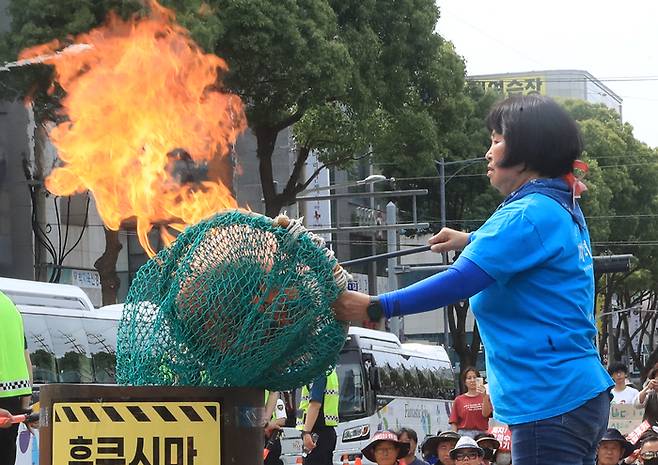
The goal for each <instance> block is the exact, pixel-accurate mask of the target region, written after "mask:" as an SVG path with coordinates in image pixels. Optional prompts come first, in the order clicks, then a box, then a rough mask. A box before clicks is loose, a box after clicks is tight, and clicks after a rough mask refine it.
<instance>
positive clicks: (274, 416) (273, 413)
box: [263, 389, 276, 421]
mask: <svg viewBox="0 0 658 465" xmlns="http://www.w3.org/2000/svg"><path fill="white" fill-rule="evenodd" d="M269 398H270V391H268V390H267V389H265V403H264V404H263V405H265V406H267V399H269ZM275 420H276V405H275V406H274V410H273V411H272V421H275Z"/></svg>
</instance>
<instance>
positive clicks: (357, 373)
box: [336, 350, 366, 419]
mask: <svg viewBox="0 0 658 465" xmlns="http://www.w3.org/2000/svg"><path fill="white" fill-rule="evenodd" d="M336 373H337V374H338V379H339V382H340V401H339V407H338V411H339V412H340V416H341V419H342V418H343V417H345V418H350V417H353V416H355V415H360V414H363V413H365V411H366V396H365V382H364V381H365V372H364V369H363V365H362V364H361V358H360V354H359V351H357V350H347V351H343V352H341V354H340V360H339V362H338V365H337V366H336Z"/></svg>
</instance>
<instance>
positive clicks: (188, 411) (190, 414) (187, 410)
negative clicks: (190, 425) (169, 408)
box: [180, 405, 203, 422]
mask: <svg viewBox="0 0 658 465" xmlns="http://www.w3.org/2000/svg"><path fill="white" fill-rule="evenodd" d="M180 409H181V410H182V411H183V413H184V414H185V416H186V417H187V418H188V419H189V420H190V421H194V422H196V421H203V418H201V415H199V413H198V412H197V411H196V410H194V407H193V406H191V405H181V406H180Z"/></svg>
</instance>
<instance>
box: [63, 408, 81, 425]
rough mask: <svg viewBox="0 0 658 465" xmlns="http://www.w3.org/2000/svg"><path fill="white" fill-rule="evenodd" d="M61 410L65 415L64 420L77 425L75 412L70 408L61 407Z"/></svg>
mask: <svg viewBox="0 0 658 465" xmlns="http://www.w3.org/2000/svg"><path fill="white" fill-rule="evenodd" d="M62 410H63V411H64V415H66V418H67V419H68V420H69V421H70V422H71V423H77V422H78V421H79V420H78V417H76V416H75V412H74V411H73V409H72V408H71V407H62Z"/></svg>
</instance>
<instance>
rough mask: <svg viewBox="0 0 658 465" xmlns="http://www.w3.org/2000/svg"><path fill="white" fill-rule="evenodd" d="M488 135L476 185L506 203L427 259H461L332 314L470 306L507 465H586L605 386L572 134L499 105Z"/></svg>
mask: <svg viewBox="0 0 658 465" xmlns="http://www.w3.org/2000/svg"><path fill="white" fill-rule="evenodd" d="M487 126H488V128H489V130H490V131H491V147H490V148H489V150H488V151H487V153H486V155H485V158H486V160H487V162H488V164H487V176H488V177H489V180H490V183H491V185H492V186H493V187H494V188H495V189H497V190H498V191H499V192H500V193H501V194H503V195H504V196H505V199H504V201H503V202H502V203H501V204H500V206H499V207H498V209H497V210H496V211H495V212H494V213H493V214H492V215H491V217H490V218H489V219H488V220H487V222H486V223H485V224H484V225H482V227H480V228H479V229H478V230H477V231H475V232H473V233H470V234H469V233H464V232H460V231H455V230H452V229H449V228H444V229H442V230H441V231H440V232H439V233H438V234H436V235H435V236H433V237H432V238H431V239H430V244H432V250H433V251H434V252H447V251H453V250H463V251H462V253H461V254H460V256H459V258H458V259H457V260H456V261H455V263H454V264H453V265H452V266H451V267H450V268H449V269H448V270H447V271H445V272H443V273H439V274H437V275H435V276H432V277H430V278H428V279H425V280H423V281H420V282H418V283H416V284H414V285H412V286H409V287H407V288H404V289H400V290H397V291H393V292H389V293H386V294H382V295H380V296H377V297H370V296H367V295H365V294H360V293H358V292H351V291H348V292H345V293H343V294H342V295H341V296H340V297H339V299H338V300H337V301H336V302H335V304H334V310H335V312H336V315H337V318H339V319H342V320H353V321H362V320H367V319H371V320H378V319H380V318H382V317H386V318H390V317H392V316H398V315H406V314H411V313H419V312H424V311H429V310H433V309H436V308H439V307H442V306H445V305H447V304H450V303H452V302H456V301H459V300H463V299H465V298H469V297H470V303H471V309H472V310H473V314H474V315H475V318H476V319H477V322H478V328H479V330H480V334H481V336H482V341H483V343H484V347H485V349H486V350H485V352H486V362H487V376H488V379H489V386H490V397H491V400H492V403H493V406H494V416H495V418H496V419H498V420H499V421H502V422H503V423H506V424H508V425H510V428H511V431H512V454H513V457H512V462H513V463H514V465H543V464H549V463H550V464H555V463H559V464H561V465H571V464H573V465H590V464H594V459H595V454H596V447H597V444H598V442H599V439H600V438H601V436H602V435H603V433H604V432H605V430H606V427H607V422H608V411H609V404H610V396H609V389H610V388H611V386H612V385H613V382H612V379H611V378H610V376H609V375H608V373H607V372H606V370H605V369H604V368H603V366H602V365H601V362H600V360H599V357H598V353H597V351H596V348H595V346H594V337H595V336H596V327H595V325H594V270H593V260H592V253H591V246H590V239H589V232H588V230H587V225H586V224H585V218H584V217H583V213H582V211H581V209H580V206H579V205H578V203H577V201H576V199H577V198H578V197H579V194H580V191H581V189H582V187H583V186H582V183H580V181H578V179H577V178H576V177H575V176H574V173H573V170H574V165H575V164H576V163H577V158H578V156H579V155H580V154H581V152H582V142H581V137H580V133H579V130H578V126H577V125H576V123H575V122H574V120H573V119H572V118H571V117H570V116H569V115H568V114H567V112H566V111H565V110H564V109H563V108H562V107H560V106H559V105H558V104H556V103H555V102H554V101H553V100H551V99H550V98H548V97H544V96H540V95H526V96H514V97H510V98H508V99H506V100H504V101H502V102H500V103H499V104H497V105H496V106H494V108H493V109H492V110H491V112H490V114H489V116H488V118H487Z"/></svg>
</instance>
